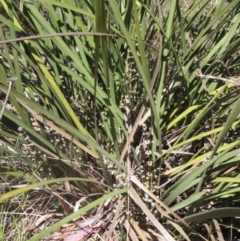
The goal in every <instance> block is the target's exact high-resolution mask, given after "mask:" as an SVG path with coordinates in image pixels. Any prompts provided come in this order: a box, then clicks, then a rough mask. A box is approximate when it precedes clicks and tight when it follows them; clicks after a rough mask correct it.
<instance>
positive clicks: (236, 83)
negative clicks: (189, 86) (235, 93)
mask: <svg viewBox="0 0 240 241" xmlns="http://www.w3.org/2000/svg"><path fill="white" fill-rule="evenodd" d="M196 75H197V76H198V77H200V78H207V79H215V80H221V81H224V82H226V83H232V84H235V85H240V81H239V79H238V78H233V77H229V78H223V77H220V76H213V75H204V74H197V73H196Z"/></svg>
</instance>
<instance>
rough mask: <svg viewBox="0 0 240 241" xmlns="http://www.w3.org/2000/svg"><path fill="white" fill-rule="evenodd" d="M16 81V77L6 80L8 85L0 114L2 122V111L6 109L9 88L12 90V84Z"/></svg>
mask: <svg viewBox="0 0 240 241" xmlns="http://www.w3.org/2000/svg"><path fill="white" fill-rule="evenodd" d="M17 79H18V77H16V76H15V77H11V78H8V79H7V81H8V83H9V84H8V90H7V95H6V98H5V101H4V103H3V106H2V110H1V113H0V121H1V120H2V116H3V112H4V109H5V108H6V105H7V101H8V96H9V93H10V91H11V88H12V82H13V81H15V80H17Z"/></svg>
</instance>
